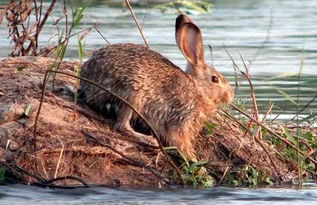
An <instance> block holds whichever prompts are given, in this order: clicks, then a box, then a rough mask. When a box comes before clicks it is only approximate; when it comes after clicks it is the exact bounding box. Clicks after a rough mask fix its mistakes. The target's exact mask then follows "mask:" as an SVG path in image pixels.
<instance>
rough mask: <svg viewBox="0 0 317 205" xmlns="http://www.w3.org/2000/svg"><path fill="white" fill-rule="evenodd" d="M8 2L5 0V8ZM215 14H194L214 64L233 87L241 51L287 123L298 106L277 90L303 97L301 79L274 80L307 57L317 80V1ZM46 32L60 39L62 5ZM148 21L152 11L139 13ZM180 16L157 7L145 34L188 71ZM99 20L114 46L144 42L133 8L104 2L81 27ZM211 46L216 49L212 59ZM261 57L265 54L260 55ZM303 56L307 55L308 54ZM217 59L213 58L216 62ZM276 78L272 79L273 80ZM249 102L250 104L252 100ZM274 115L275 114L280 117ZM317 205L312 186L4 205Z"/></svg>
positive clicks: (29, 193)
mask: <svg viewBox="0 0 317 205" xmlns="http://www.w3.org/2000/svg"><path fill="white" fill-rule="evenodd" d="M6 2H7V1H4V0H0V5H3V4H5V3H6ZM213 2H214V8H213V9H212V12H211V13H208V14H196V15H192V16H191V17H192V18H193V19H194V20H195V22H196V23H197V24H198V25H199V26H200V27H201V29H202V31H203V37H204V42H205V45H206V48H205V52H206V59H208V61H209V62H212V63H213V64H214V65H215V66H216V68H217V69H219V70H220V71H221V72H224V73H225V75H226V76H228V78H229V80H230V81H231V82H232V83H233V81H234V80H233V79H234V76H233V66H232V62H231V60H230V58H229V57H228V55H227V53H226V51H225V47H226V48H227V50H228V52H229V53H230V54H231V55H232V56H233V58H234V59H235V60H236V62H237V64H238V65H239V66H240V68H241V69H243V64H242V62H241V60H240V57H239V55H240V53H241V55H242V56H243V57H244V59H245V60H246V61H247V60H251V59H253V61H252V66H251V67H250V72H251V74H252V75H253V83H254V85H255V91H256V94H257V99H258V103H259V106H260V111H261V112H262V113H263V112H265V110H266V108H267V104H268V102H269V101H272V102H273V103H274V104H275V105H276V107H275V109H274V114H280V119H290V118H292V117H293V115H294V113H295V110H296V107H295V105H294V104H293V103H291V102H290V101H288V100H286V99H285V98H284V97H283V96H281V95H279V94H278V93H277V92H276V91H275V90H274V89H273V88H272V86H271V85H273V86H274V87H278V88H281V89H283V90H284V91H286V92H287V93H288V94H290V96H291V97H296V96H297V89H298V79H297V77H296V76H293V77H289V78H277V79H273V80H272V79H270V78H271V77H272V76H275V75H278V74H281V73H284V72H294V73H297V72H298V70H299V68H300V65H301V59H303V60H304V63H303V69H302V73H303V76H302V81H307V80H312V79H316V78H317V23H316V20H317V1H315V0H305V1H299V0H265V1H264V0H215V1H213ZM58 8H59V10H57V11H56V12H55V13H54V15H53V16H52V17H50V18H49V22H48V24H47V25H45V28H44V30H43V32H42V34H41V38H40V45H41V46H45V45H47V44H48V43H53V42H54V41H56V38H55V37H54V34H56V27H55V26H53V25H52V22H53V19H54V18H55V19H56V18H58V17H59V16H60V15H61V12H60V8H61V6H60V5H59V7H58ZM135 11H136V13H137V15H138V16H139V17H141V19H142V17H143V15H144V11H145V10H144V9H141V8H137V9H135ZM174 21H175V14H161V13H160V12H158V11H156V10H149V11H148V13H147V15H146V18H145V21H144V32H145V35H146V38H147V40H148V42H149V44H150V45H151V47H152V48H153V49H154V50H156V51H158V52H160V53H162V54H163V55H165V56H167V57H168V58H169V59H171V60H172V61H173V62H174V63H175V64H177V65H179V66H181V67H183V68H184V67H185V64H186V62H185V60H184V58H183V56H182V55H181V53H180V51H179V50H178V48H177V47H176V45H175V37H174ZM95 22H98V25H99V28H100V30H101V31H102V32H103V34H104V35H105V36H106V38H107V39H108V40H109V41H110V42H111V43H119V42H135V43H143V41H142V39H141V37H140V34H139V32H138V30H137V29H136V26H135V24H134V22H133V20H132V19H131V17H130V14H129V12H128V11H127V10H126V9H121V8H117V7H110V6H108V5H107V4H105V3H103V1H92V3H91V6H90V7H89V8H88V11H87V12H86V18H85V19H84V20H83V24H81V26H80V29H83V28H86V27H87V26H91V25H93V24H94V23H95ZM6 37H7V29H6V27H5V24H2V25H1V27H0V48H1V49H0V58H4V57H6V56H7V55H8V52H9V50H10V42H9V39H7V38H6ZM105 44H106V42H105V41H104V40H103V39H102V37H101V36H100V35H99V34H98V33H97V32H95V31H93V32H91V33H90V34H89V35H88V36H87V38H86V40H85V49H86V50H87V51H92V50H94V49H97V48H99V47H101V46H103V45H105ZM208 44H211V45H212V47H213V55H212V57H211V55H210V53H209V49H208V47H207V45H208ZM256 53H258V55H257V57H254V56H255V54H256ZM302 55H303V57H302ZM66 57H67V58H68V59H72V58H77V39H76V38H74V39H72V40H71V42H70V46H69V50H68V52H67V56H66ZM211 59H212V61H211ZM267 80H268V81H267ZM240 85H241V87H240V88H239V89H238V92H237V99H244V100H245V99H246V100H247V98H248V97H249V89H248V86H247V82H246V81H245V80H242V81H241V82H240ZM316 94H317V87H316V84H310V85H304V84H303V85H302V86H301V91H300V96H299V101H300V105H301V106H303V105H305V104H307V103H308V102H309V101H311V99H312V98H313V97H314V96H315V95H316ZM247 102H249V101H248V100H247ZM316 111H317V101H316V100H315V101H314V102H312V103H311V105H310V106H309V108H308V109H306V110H304V112H303V114H304V116H307V115H308V114H309V113H310V112H316ZM272 117H274V115H273V116H272ZM12 202H14V204H26V203H30V204H34V203H41V204H121V203H122V204H123V203H127V204H163V203H164V204H165V203H166V204H172V203H176V202H177V203H178V204H225V203H228V204H233V203H234V204H254V203H257V204H288V205H290V204H314V203H316V204H317V186H316V184H309V185H307V186H306V187H304V189H300V190H296V189H288V188H263V189H241V188H224V187H216V188H212V189H203V190H199V189H198V190H195V189H194V190H193V189H179V188H174V189H162V190H133V189H109V188H104V187H95V188H89V189H74V190H61V189H43V188H37V187H32V186H23V185H9V186H0V204H9V203H10V204H11V203H12Z"/></svg>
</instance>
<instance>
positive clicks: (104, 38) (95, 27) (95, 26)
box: [94, 25, 110, 45]
mask: <svg viewBox="0 0 317 205" xmlns="http://www.w3.org/2000/svg"><path fill="white" fill-rule="evenodd" d="M94 29H96V31H97V32H98V33H99V35H100V36H101V37H102V38H103V40H105V41H106V42H107V43H108V44H109V45H110V42H109V41H108V40H107V39H106V37H105V36H104V35H103V34H102V33H101V32H100V30H99V28H98V27H97V25H94Z"/></svg>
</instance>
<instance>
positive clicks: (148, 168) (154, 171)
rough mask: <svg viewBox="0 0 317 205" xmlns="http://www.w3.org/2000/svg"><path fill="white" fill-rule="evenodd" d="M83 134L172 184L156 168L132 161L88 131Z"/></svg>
mask: <svg viewBox="0 0 317 205" xmlns="http://www.w3.org/2000/svg"><path fill="white" fill-rule="evenodd" d="M82 133H83V134H84V135H86V136H87V137H89V138H90V139H92V140H94V142H96V143H98V144H99V145H101V146H104V147H107V148H109V149H111V150H112V151H113V152H115V153H117V154H119V155H120V156H121V157H122V158H124V159H126V160H128V161H130V163H131V164H133V165H135V166H138V167H141V168H145V169H147V170H149V171H150V172H152V174H153V175H154V176H156V177H157V178H158V179H160V180H162V181H164V182H165V183H167V184H171V182H170V181H169V180H168V179H166V178H165V177H164V176H162V175H161V174H160V173H159V172H157V171H156V170H155V169H154V168H152V167H150V166H148V165H146V164H144V163H142V162H138V161H136V160H134V159H132V158H130V157H128V156H126V155H125V154H123V153H122V152H120V151H118V150H116V149H115V148H113V147H112V146H110V145H109V144H106V143H104V142H102V141H100V140H99V139H98V138H96V137H95V136H93V135H92V134H91V133H89V132H87V131H85V130H82Z"/></svg>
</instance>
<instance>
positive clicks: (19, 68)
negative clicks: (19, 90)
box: [15, 65, 25, 72]
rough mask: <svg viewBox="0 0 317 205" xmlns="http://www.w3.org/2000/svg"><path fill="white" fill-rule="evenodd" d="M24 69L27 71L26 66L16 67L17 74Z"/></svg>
mask: <svg viewBox="0 0 317 205" xmlns="http://www.w3.org/2000/svg"><path fill="white" fill-rule="evenodd" d="M24 69H25V66H24V65H19V66H17V67H16V69H15V70H16V71H17V72H21V71H23V70H24Z"/></svg>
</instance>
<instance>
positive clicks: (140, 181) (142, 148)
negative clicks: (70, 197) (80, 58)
mask: <svg viewBox="0 0 317 205" xmlns="http://www.w3.org/2000/svg"><path fill="white" fill-rule="evenodd" d="M53 63H54V60H53V59H50V58H42V57H18V58H8V59H4V60H2V61H0V146H1V147H0V162H1V165H2V166H4V167H6V168H7V169H10V170H11V171H13V172H15V173H16V174H17V173H18V174H19V176H20V177H21V179H22V180H23V181H24V182H26V183H29V182H30V183H31V182H43V181H47V180H51V179H56V178H59V177H65V176H72V177H73V178H72V177H67V179H66V178H65V180H62V181H60V180H59V181H58V183H59V184H65V185H70V184H81V182H80V179H81V180H84V181H85V182H86V183H88V184H102V185H110V186H119V185H126V186H161V185H164V184H166V183H173V181H174V182H175V180H173V178H172V176H174V174H173V172H174V171H173V169H172V168H171V167H170V166H169V165H168V164H167V162H166V158H165V157H164V155H162V153H161V152H160V150H159V149H158V148H157V146H155V143H153V144H152V145H147V144H144V143H142V142H138V141H137V139H136V138H134V137H133V136H125V135H122V134H121V133H118V132H116V131H115V130H113V128H112V125H113V123H114V122H113V121H111V120H107V119H104V118H103V116H100V115H98V114H97V113H95V112H93V111H92V110H90V109H89V108H88V107H86V106H82V105H76V104H75V103H74V99H73V95H72V93H71V92H70V91H69V89H68V88H69V87H70V86H73V85H74V84H75V81H76V80H75V79H72V78H69V77H67V76H63V75H57V76H56V81H55V83H54V92H53V91H52V82H51V81H49V82H48V86H47V89H46V90H47V91H46V94H45V98H44V100H43V105H42V108H41V112H40V115H39V119H38V122H37V130H36V133H35V135H34V134H33V129H34V123H35V117H36V113H37V110H38V106H39V103H40V99H41V92H42V87H43V78H44V74H45V71H46V70H47V69H48V68H49V66H50V65H52V64H53ZM76 65H77V64H76V62H62V64H61V67H60V68H59V70H60V71H64V72H67V73H70V74H75V68H76ZM29 109H30V112H28V110H29ZM212 124H213V125H215V126H214V128H213V130H212V132H211V133H210V132H209V134H207V135H206V134H204V132H202V134H201V135H200V136H198V137H197V141H196V142H195V148H196V152H197V155H198V159H199V160H203V161H208V162H209V163H207V164H206V165H205V167H206V168H207V171H208V173H210V174H211V175H212V176H214V177H215V178H216V180H217V181H218V182H221V181H223V176H225V175H226V174H227V173H228V171H229V170H230V172H232V171H234V170H235V169H237V168H241V167H243V166H245V165H248V166H252V167H254V168H256V169H257V170H259V171H260V172H262V173H266V174H267V175H269V176H272V177H273V178H274V180H275V181H279V180H282V181H285V180H289V179H291V178H293V172H292V170H293V167H292V166H289V165H288V164H287V163H286V162H284V161H282V160H280V157H279V156H278V154H276V152H275V150H274V149H273V148H272V147H271V146H270V145H269V144H267V142H265V141H264V140H258V142H255V141H254V139H253V138H252V137H251V136H250V135H248V134H245V132H243V131H241V128H240V126H239V124H238V123H236V122H234V121H232V120H229V119H228V118H224V117H222V116H221V115H219V114H217V115H216V116H215V118H214V119H212ZM34 137H35V138H34ZM148 140H149V141H154V139H148ZM34 143H35V144H36V149H35V152H34ZM153 145H154V146H153ZM17 170H18V171H17Z"/></svg>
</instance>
